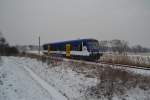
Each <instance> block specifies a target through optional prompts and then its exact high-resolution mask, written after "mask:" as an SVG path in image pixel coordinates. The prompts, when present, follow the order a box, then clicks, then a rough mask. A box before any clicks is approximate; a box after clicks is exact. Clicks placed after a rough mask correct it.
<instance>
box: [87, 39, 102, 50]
mask: <svg viewBox="0 0 150 100" xmlns="http://www.w3.org/2000/svg"><path fill="white" fill-rule="evenodd" d="M88 46H89V49H99V43H98V41H89V42H88Z"/></svg>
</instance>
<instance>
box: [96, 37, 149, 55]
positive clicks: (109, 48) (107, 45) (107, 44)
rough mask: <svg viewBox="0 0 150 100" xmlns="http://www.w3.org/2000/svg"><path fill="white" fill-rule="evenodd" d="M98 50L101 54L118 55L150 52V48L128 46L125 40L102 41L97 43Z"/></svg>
mask: <svg viewBox="0 0 150 100" xmlns="http://www.w3.org/2000/svg"><path fill="white" fill-rule="evenodd" d="M99 44H100V50H101V51H102V52H114V53H119V54H126V53H129V52H130V53H147V52H150V48H146V47H143V46H141V45H134V46H129V43H128V42H127V41H125V40H119V39H115V40H110V41H108V40H104V41H99Z"/></svg>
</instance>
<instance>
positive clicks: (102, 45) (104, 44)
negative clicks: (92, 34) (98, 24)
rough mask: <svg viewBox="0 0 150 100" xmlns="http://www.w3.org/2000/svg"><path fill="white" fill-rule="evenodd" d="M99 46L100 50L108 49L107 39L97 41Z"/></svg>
mask: <svg viewBox="0 0 150 100" xmlns="http://www.w3.org/2000/svg"><path fill="white" fill-rule="evenodd" d="M99 46H100V50H101V51H102V52H106V51H108V41H107V40H104V41H100V42H99Z"/></svg>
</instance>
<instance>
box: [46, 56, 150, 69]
mask: <svg viewBox="0 0 150 100" xmlns="http://www.w3.org/2000/svg"><path fill="white" fill-rule="evenodd" d="M46 57H49V56H46ZM50 58H51V59H57V60H62V61H66V62H78V63H85V64H90V65H98V66H101V65H103V66H104V65H107V66H115V67H118V68H134V69H142V70H150V67H149V68H148V67H140V66H133V65H124V64H113V63H107V62H92V61H84V60H75V59H67V58H62V57H50Z"/></svg>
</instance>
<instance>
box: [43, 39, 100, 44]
mask: <svg viewBox="0 0 150 100" xmlns="http://www.w3.org/2000/svg"><path fill="white" fill-rule="evenodd" d="M91 40H95V41H97V40H96V39H93V38H88V39H76V40H68V41H61V42H53V43H46V44H44V45H48V44H59V43H67V42H80V41H91Z"/></svg>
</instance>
